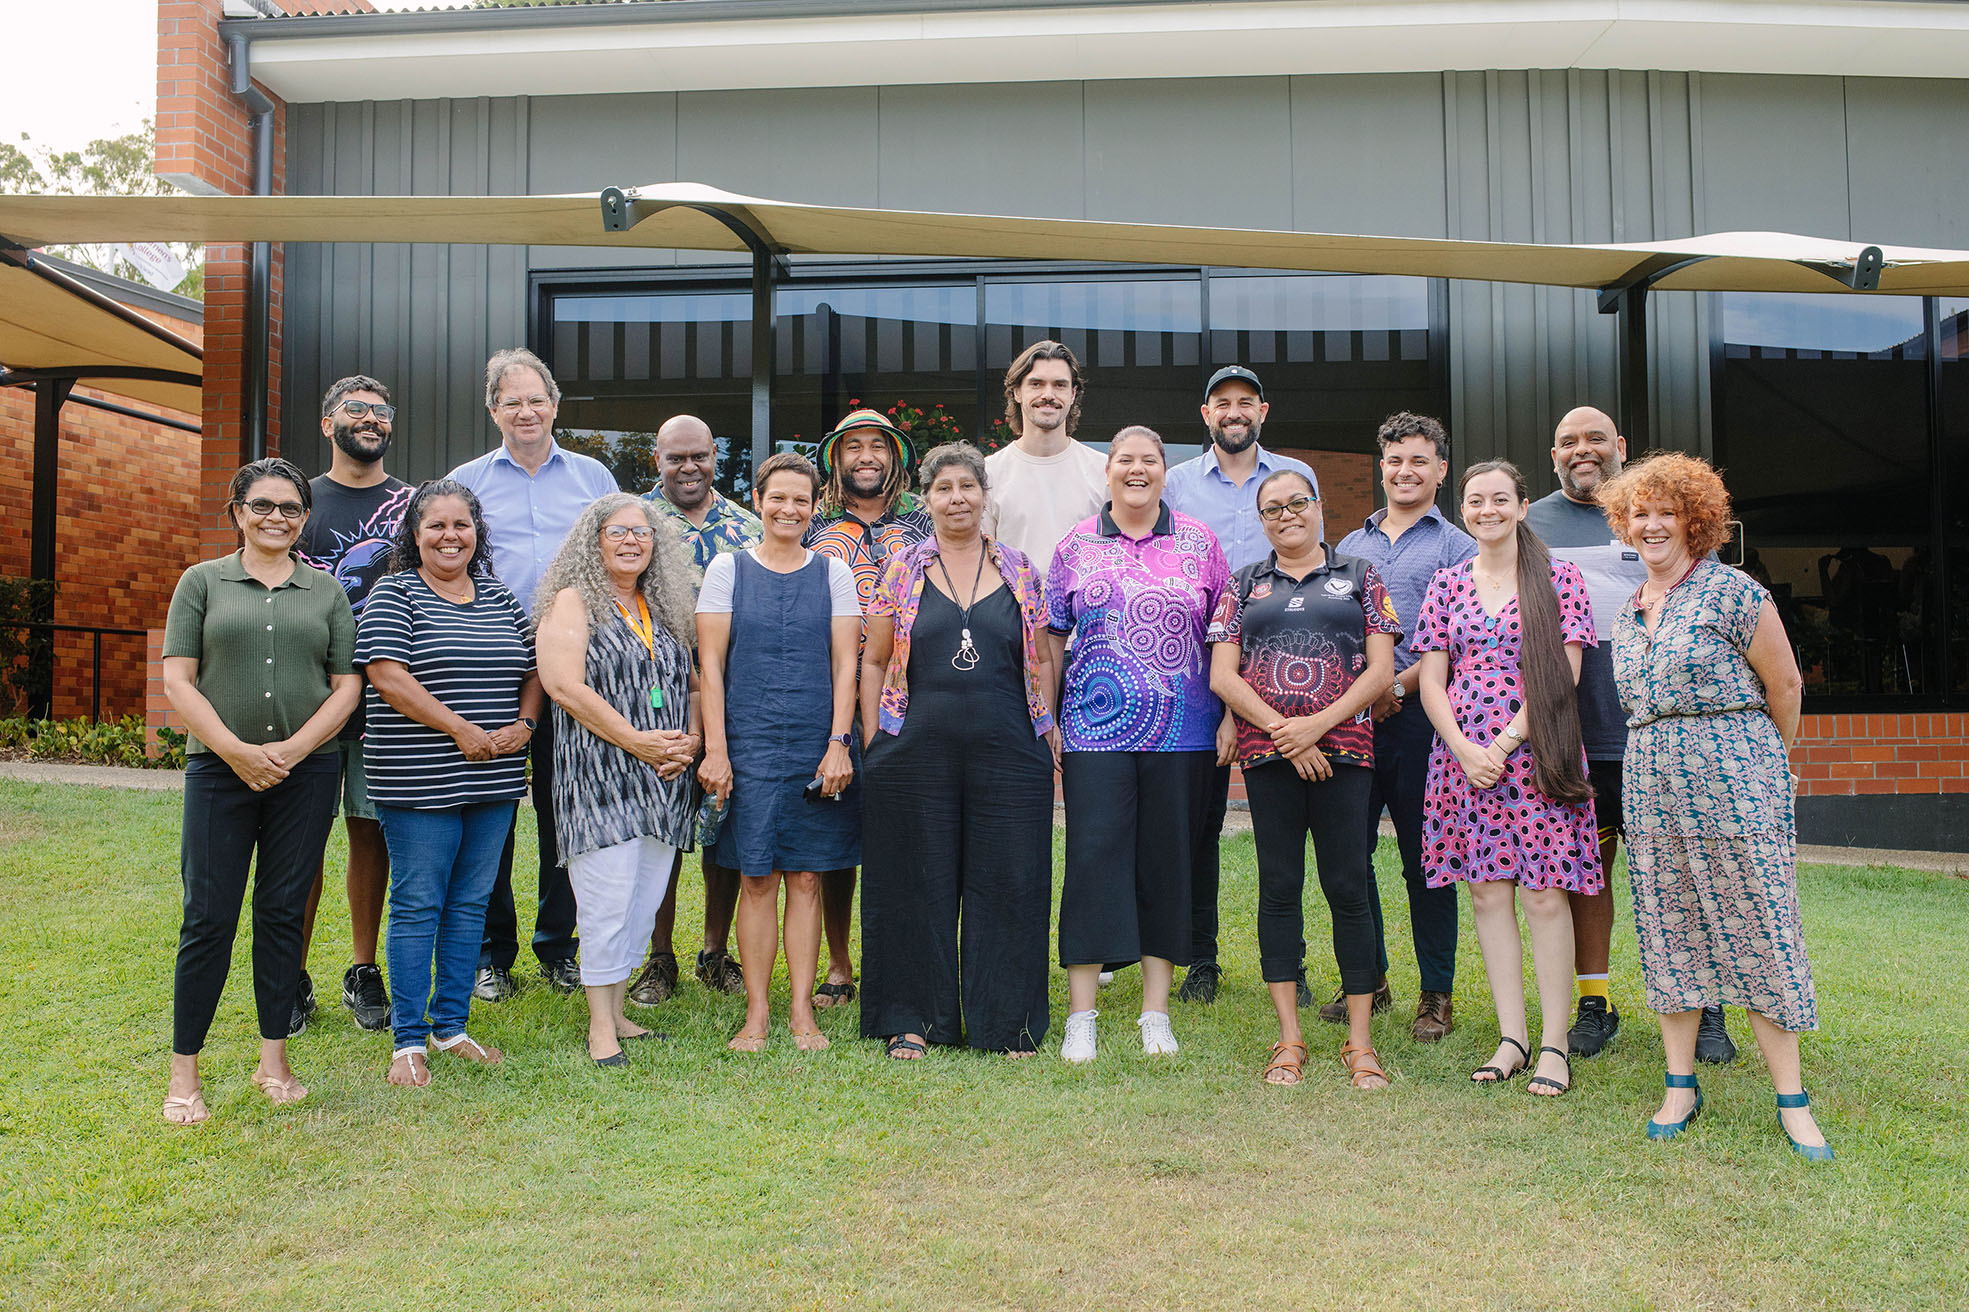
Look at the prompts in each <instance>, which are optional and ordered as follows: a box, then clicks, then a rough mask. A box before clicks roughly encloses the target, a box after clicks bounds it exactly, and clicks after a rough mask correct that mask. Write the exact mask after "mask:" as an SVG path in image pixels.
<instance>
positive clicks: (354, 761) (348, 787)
mask: <svg viewBox="0 0 1969 1312" xmlns="http://www.w3.org/2000/svg"><path fill="white" fill-rule="evenodd" d="M335 747H336V750H337V751H339V752H340V753H341V756H342V814H343V815H344V816H346V817H347V818H348V819H350V820H374V819H375V818H376V808H375V807H373V806H371V805H370V804H369V775H368V773H367V772H366V771H365V770H364V769H363V765H362V739H360V738H357V739H354V740H352V741H347V742H338V743H336V744H335Z"/></svg>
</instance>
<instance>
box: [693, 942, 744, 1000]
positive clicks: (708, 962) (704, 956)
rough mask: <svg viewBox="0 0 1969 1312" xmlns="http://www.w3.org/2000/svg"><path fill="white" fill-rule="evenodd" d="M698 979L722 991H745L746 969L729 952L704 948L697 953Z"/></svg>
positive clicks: (705, 984) (696, 972) (707, 986)
mask: <svg viewBox="0 0 1969 1312" xmlns="http://www.w3.org/2000/svg"><path fill="white" fill-rule="evenodd" d="M694 973H695V974H696V975H697V978H698V981H699V982H700V983H702V984H703V985H704V986H705V987H706V988H713V989H716V990H718V992H720V993H743V992H745V971H744V969H743V968H742V967H741V966H740V965H739V964H738V960H737V959H736V958H735V957H733V956H732V954H731V953H729V952H722V951H720V952H713V951H710V950H709V949H702V950H700V951H699V952H698V954H697V969H696V970H695V972H694Z"/></svg>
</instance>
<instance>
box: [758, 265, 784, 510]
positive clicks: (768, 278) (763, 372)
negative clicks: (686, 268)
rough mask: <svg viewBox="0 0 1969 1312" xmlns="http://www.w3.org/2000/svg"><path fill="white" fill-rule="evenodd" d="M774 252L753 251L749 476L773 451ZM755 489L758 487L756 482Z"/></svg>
mask: <svg viewBox="0 0 1969 1312" xmlns="http://www.w3.org/2000/svg"><path fill="white" fill-rule="evenodd" d="M776 273H777V270H776V269H775V268H774V265H773V253H772V251H771V250H769V249H767V248H766V247H765V246H763V245H758V246H754V247H753V248H752V477H753V478H754V479H755V480H756V479H757V478H758V476H759V466H761V465H763V464H765V463H766V458H767V457H768V456H770V455H771V454H772V451H773V367H774V366H775V365H776V364H778V363H779V361H778V341H779V335H778V331H777V330H778V327H779V324H778V320H777V317H776V315H775V312H774V303H775V302H774V296H773V280H774V276H775V274H776ZM754 486H757V484H756V482H755V484H754Z"/></svg>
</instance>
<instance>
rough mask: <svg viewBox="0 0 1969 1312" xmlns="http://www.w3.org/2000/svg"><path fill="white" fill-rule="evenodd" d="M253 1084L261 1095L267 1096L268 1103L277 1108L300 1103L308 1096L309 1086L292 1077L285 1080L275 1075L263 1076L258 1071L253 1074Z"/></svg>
mask: <svg viewBox="0 0 1969 1312" xmlns="http://www.w3.org/2000/svg"><path fill="white" fill-rule="evenodd" d="M253 1084H254V1087H256V1088H257V1089H259V1091H260V1092H261V1093H264V1094H266V1095H267V1101H268V1102H270V1103H272V1104H273V1105H274V1106H276V1107H285V1106H286V1105H287V1104H288V1103H293V1102H300V1101H301V1100H302V1099H303V1098H305V1097H307V1096H308V1089H307V1086H306V1085H304V1084H302V1083H301V1081H300V1080H299V1079H297V1078H295V1077H292V1076H290V1077H288V1078H287V1079H284V1080H283V1079H281V1078H280V1077H278V1076H275V1075H262V1074H261V1073H260V1072H259V1071H257V1070H256V1071H254V1072H253Z"/></svg>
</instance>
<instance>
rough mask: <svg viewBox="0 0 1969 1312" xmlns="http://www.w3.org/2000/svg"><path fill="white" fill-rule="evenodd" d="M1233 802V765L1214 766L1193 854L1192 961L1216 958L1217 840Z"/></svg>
mask: <svg viewBox="0 0 1969 1312" xmlns="http://www.w3.org/2000/svg"><path fill="white" fill-rule="evenodd" d="M1230 804H1231V767H1230V766H1228V765H1213V766H1212V767H1211V774H1210V786H1209V789H1208V791H1206V792H1205V793H1204V797H1203V808H1204V809H1203V818H1202V821H1201V823H1200V824H1199V825H1198V826H1197V831H1196V842H1195V844H1194V850H1193V852H1192V853H1191V856H1190V962H1191V964H1192V965H1194V964H1195V963H1197V962H1200V961H1210V962H1214V961H1216V960H1217V885H1218V882H1219V878H1220V876H1221V869H1220V867H1219V864H1218V851H1217V849H1218V843H1219V841H1220V840H1221V839H1222V838H1223V835H1224V813H1225V812H1226V811H1228V810H1230Z"/></svg>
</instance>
